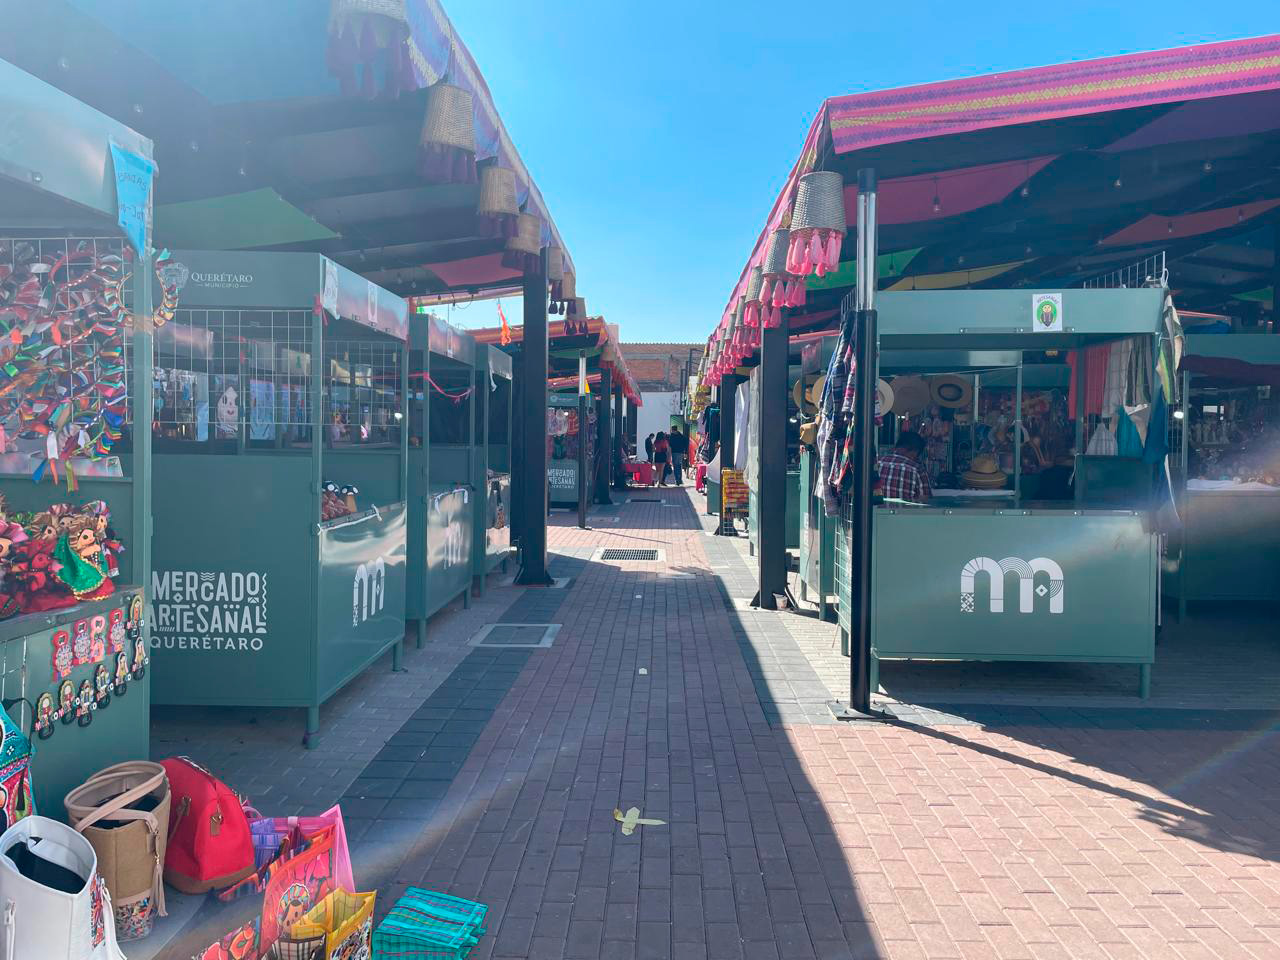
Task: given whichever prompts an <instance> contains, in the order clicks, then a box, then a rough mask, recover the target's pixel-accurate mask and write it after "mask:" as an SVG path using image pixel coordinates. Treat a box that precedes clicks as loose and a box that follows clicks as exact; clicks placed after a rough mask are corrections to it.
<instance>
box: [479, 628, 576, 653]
mask: <svg viewBox="0 0 1280 960" xmlns="http://www.w3.org/2000/svg"><path fill="white" fill-rule="evenodd" d="M559 632H560V624H558V623H491V624H489V625H488V626H487V627H484V628H483V629H482V630H481V631H480V632H479V633H477V634H476V635H475V636H474V637H472V638H471V646H473V647H549V646H551V641H552V640H554V639H555V636H556V634H557V633H559Z"/></svg>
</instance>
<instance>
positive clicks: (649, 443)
mask: <svg viewBox="0 0 1280 960" xmlns="http://www.w3.org/2000/svg"><path fill="white" fill-rule="evenodd" d="M644 455H645V456H646V457H647V458H648V459H649V462H650V463H653V434H652V433H651V434H649V435H648V436H647V437H645V438H644Z"/></svg>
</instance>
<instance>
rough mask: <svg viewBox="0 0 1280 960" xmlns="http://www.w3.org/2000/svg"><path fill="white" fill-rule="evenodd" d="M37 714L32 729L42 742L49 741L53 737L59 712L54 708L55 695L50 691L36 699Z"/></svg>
mask: <svg viewBox="0 0 1280 960" xmlns="http://www.w3.org/2000/svg"><path fill="white" fill-rule="evenodd" d="M35 714H36V716H35V721H34V722H33V724H32V729H34V730H35V732H36V736H38V737H39V738H40V739H41V740H48V739H49V738H50V737H52V736H53V732H54V730H55V729H56V727H57V720H58V712H57V711H56V710H55V709H54V708H53V694H51V693H49V691H47V690H46V691H45V692H44V693H42V694H40V696H39V697H37V698H36V709H35Z"/></svg>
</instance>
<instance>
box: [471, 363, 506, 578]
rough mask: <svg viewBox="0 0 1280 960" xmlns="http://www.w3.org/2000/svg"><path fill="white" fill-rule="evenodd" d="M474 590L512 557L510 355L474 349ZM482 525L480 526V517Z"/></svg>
mask: <svg viewBox="0 0 1280 960" xmlns="http://www.w3.org/2000/svg"><path fill="white" fill-rule="evenodd" d="M476 431H477V436H476V441H477V442H476V446H475V452H474V454H473V456H474V457H475V466H474V476H475V487H476V507H475V517H476V523H475V525H474V526H475V541H474V543H473V545H472V548H471V550H472V555H473V557H474V558H475V579H476V588H477V590H479V592H481V593H483V592H484V585H485V577H486V576H487V575H488V574H490V573H491V572H493V571H494V570H495V569H497V568H498V567H499V566H502V567H504V568H505V565H506V563H507V560H508V558H509V557H510V556H511V526H510V523H511V357H510V355H509V354H506V353H503V352H502V351H501V350H499V349H498V348H497V347H491V346H477V347H476ZM482 517H483V518H484V522H483V523H481V522H480V518H482Z"/></svg>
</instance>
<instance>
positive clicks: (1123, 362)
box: [1090, 339, 1133, 417]
mask: <svg viewBox="0 0 1280 960" xmlns="http://www.w3.org/2000/svg"><path fill="white" fill-rule="evenodd" d="M1132 352H1133V341H1132V340H1130V339H1125V340H1118V341H1116V342H1115V343H1113V344H1111V345H1110V352H1109V353H1108V355H1107V373H1106V379H1105V384H1106V385H1105V387H1104V388H1103V393H1102V415H1103V416H1104V417H1114V416H1115V415H1116V413H1117V411H1119V410H1120V408H1121V407H1123V406H1124V400H1125V390H1126V387H1127V386H1128V382H1129V357H1130V354H1132ZM1090 373H1091V374H1092V371H1090Z"/></svg>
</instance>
